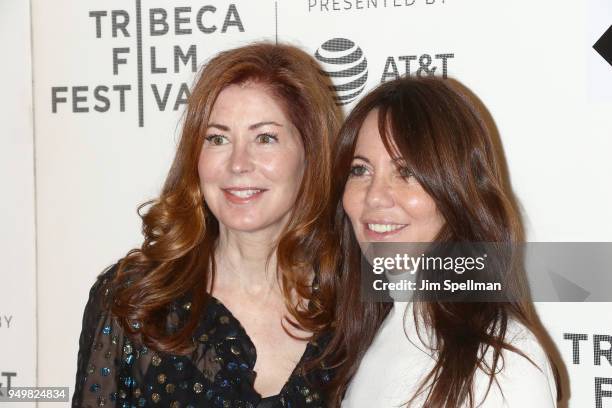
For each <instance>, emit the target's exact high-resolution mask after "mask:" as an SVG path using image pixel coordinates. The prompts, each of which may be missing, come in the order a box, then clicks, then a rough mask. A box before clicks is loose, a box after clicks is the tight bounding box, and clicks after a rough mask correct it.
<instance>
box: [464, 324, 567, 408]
mask: <svg viewBox="0 0 612 408" xmlns="http://www.w3.org/2000/svg"><path fill="white" fill-rule="evenodd" d="M506 342H508V343H509V344H510V345H511V346H512V347H514V348H516V351H513V350H507V349H504V350H503V351H502V352H501V359H500V361H499V362H498V364H499V365H498V368H497V370H496V371H497V373H496V376H495V379H496V381H495V382H494V383H493V384H492V385H491V389H490V390H489V394H488V395H486V398H485V399H484V402H483V405H482V407H484V408H489V407H491V408H492V407H519V406H520V407H525V408H531V407H533V408H535V407H538V408H549V407H550V408H552V407H556V395H557V391H556V382H555V376H554V374H553V370H552V367H551V365H550V362H549V359H548V355H547V353H546V351H545V350H544V348H543V347H542V345H541V343H540V341H539V340H538V338H537V337H536V336H535V335H534V334H533V333H532V332H531V330H529V329H528V328H527V327H525V326H524V325H523V324H521V323H519V322H516V321H510V322H509V324H508V329H507V332H506ZM490 357H491V353H488V354H487V356H486V358H485V360H486V361H487V362H491V358H490ZM474 385H475V388H476V389H475V391H476V395H477V396H482V395H484V394H485V393H486V390H487V388H488V376H487V375H486V374H484V372H482V371H481V370H479V371H478V374H477V375H476V378H475V381H474ZM478 400H482V397H481V398H478Z"/></svg>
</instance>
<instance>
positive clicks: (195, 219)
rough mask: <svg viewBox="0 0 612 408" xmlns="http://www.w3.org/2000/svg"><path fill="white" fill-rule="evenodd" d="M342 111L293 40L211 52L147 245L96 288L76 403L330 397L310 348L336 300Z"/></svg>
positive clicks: (147, 218)
mask: <svg viewBox="0 0 612 408" xmlns="http://www.w3.org/2000/svg"><path fill="white" fill-rule="evenodd" d="M340 122H341V115H340V112H339V110H338V108H337V107H336V105H335V103H334V99H333V94H332V93H331V91H330V83H329V80H328V79H327V78H326V77H325V76H323V75H322V74H321V71H320V69H319V66H318V65H317V63H316V62H315V61H314V60H313V59H312V57H310V56H309V55H307V54H306V53H304V52H303V51H300V50H299V49H297V48H295V47H291V46H287V45H273V44H262V43H260V44H253V45H248V46H244V47H241V48H236V49H233V50H230V51H225V52H222V53H220V54H218V55H217V56H215V57H214V58H212V59H211V60H210V61H209V62H208V63H207V64H206V65H205V66H204V68H203V69H202V71H201V73H200V77H199V79H198V81H197V83H196V85H195V87H194V89H193V91H192V94H191V97H190V99H189V103H188V107H187V111H186V116H185V121H184V126H183V129H182V135H181V139H180V143H179V146H178V150H177V152H176V156H175V159H174V162H173V165H172V168H171V170H170V172H169V174H168V177H167V179H166V182H165V184H164V186H163V189H162V192H161V194H160V196H159V198H157V199H155V200H152V201H150V202H148V203H145V204H144V205H143V206H145V205H148V209H147V211H146V212H145V213H144V214H143V215H142V221H143V234H144V242H143V244H142V246H141V247H140V248H138V249H133V250H132V251H130V252H129V253H128V254H127V256H126V257H124V258H123V259H121V260H120V261H119V262H118V263H117V264H116V265H114V266H112V267H111V268H109V270H107V271H106V272H104V273H103V274H101V275H100V276H99V277H98V279H97V282H96V283H95V284H94V286H93V287H92V289H91V292H90V297H89V301H88V303H87V306H86V309H85V313H84V317H83V330H82V333H81V338H80V343H79V355H78V372H77V376H76V387H75V392H74V397H73V403H72V405H73V406H75V407H82V406H104V405H116V406H121V407H123V406H125V407H133V406H166V407H186V406H187V407H188V406H191V407H195V406H198V407H289V406H293V407H302V406H308V407H310V406H313V407H319V406H324V405H325V401H326V395H325V393H324V392H323V386H324V385H325V383H326V382H328V381H329V380H330V372H329V371H328V370H327V369H326V368H325V367H321V366H320V365H319V366H317V367H313V366H312V365H311V364H309V363H310V362H311V361H313V360H314V359H316V358H317V357H318V356H319V355H320V351H321V348H322V347H324V345H325V342H326V339H327V338H328V337H329V333H330V327H331V321H332V318H333V313H332V311H333V306H334V303H335V298H334V294H335V287H334V282H335V279H334V275H335V268H336V257H335V254H334V249H333V248H334V246H333V245H331V243H330V237H329V228H328V226H327V225H326V224H325V222H324V220H325V219H326V218H327V217H326V214H325V212H326V204H327V203H328V201H329V195H330V191H331V186H330V183H331V162H330V146H331V140H332V138H333V137H334V136H335V135H336V133H337V130H338V128H339V126H340ZM143 206H141V209H142V208H143Z"/></svg>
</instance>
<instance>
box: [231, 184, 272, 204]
mask: <svg viewBox="0 0 612 408" xmlns="http://www.w3.org/2000/svg"><path fill="white" fill-rule="evenodd" d="M222 190H223V194H224V195H225V198H226V199H227V200H228V201H230V202H232V203H234V204H247V203H250V202H253V201H255V200H257V199H258V198H259V197H261V196H262V194H263V193H265V192H266V191H268V190H266V189H265V188H258V187H250V186H249V187H228V188H223V189H222Z"/></svg>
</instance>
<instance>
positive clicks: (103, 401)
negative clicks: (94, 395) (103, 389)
mask: <svg viewBox="0 0 612 408" xmlns="http://www.w3.org/2000/svg"><path fill="white" fill-rule="evenodd" d="M104 405H106V398H104V397H102V396H100V397H98V406H99V407H103V406H104Z"/></svg>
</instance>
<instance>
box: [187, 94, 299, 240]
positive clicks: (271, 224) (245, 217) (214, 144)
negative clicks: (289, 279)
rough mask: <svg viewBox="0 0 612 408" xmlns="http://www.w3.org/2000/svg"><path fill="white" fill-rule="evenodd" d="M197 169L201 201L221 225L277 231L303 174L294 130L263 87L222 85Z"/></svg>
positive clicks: (247, 229)
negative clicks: (222, 88)
mask: <svg viewBox="0 0 612 408" xmlns="http://www.w3.org/2000/svg"><path fill="white" fill-rule="evenodd" d="M204 137H205V140H204V143H203V146H202V150H201V152H200V158H199V162H198V173H199V176H200V188H201V190H202V194H203V196H204V200H205V201H206V204H207V205H208V207H209V208H210V210H211V211H212V213H213V215H214V216H215V217H216V218H217V220H218V221H219V223H220V224H221V226H222V227H223V226H224V227H227V228H228V229H230V230H234V231H241V232H258V231H269V232H272V233H279V232H280V230H281V229H282V228H283V227H284V225H285V223H286V222H287V219H288V217H289V215H290V212H291V209H292V208H293V206H294V204H295V201H296V197H297V194H298V190H299V188H300V184H301V181H302V175H303V173H304V165H305V164H304V147H303V145H302V139H301V137H300V134H299V132H298V130H297V129H296V128H295V126H294V125H293V124H292V123H291V121H290V120H289V119H288V117H287V116H286V115H285V113H284V111H283V109H282V107H281V105H280V104H279V102H277V100H276V99H275V98H273V97H272V95H271V94H270V92H269V91H268V90H267V89H266V88H265V86H264V85H261V84H257V83H247V84H241V85H230V86H228V87H227V88H225V89H224V90H223V91H221V93H220V94H219V96H218V97H217V100H216V102H215V104H214V106H213V109H212V112H211V115H210V120H209V124H208V128H207V129H206V134H205V135H204Z"/></svg>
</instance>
